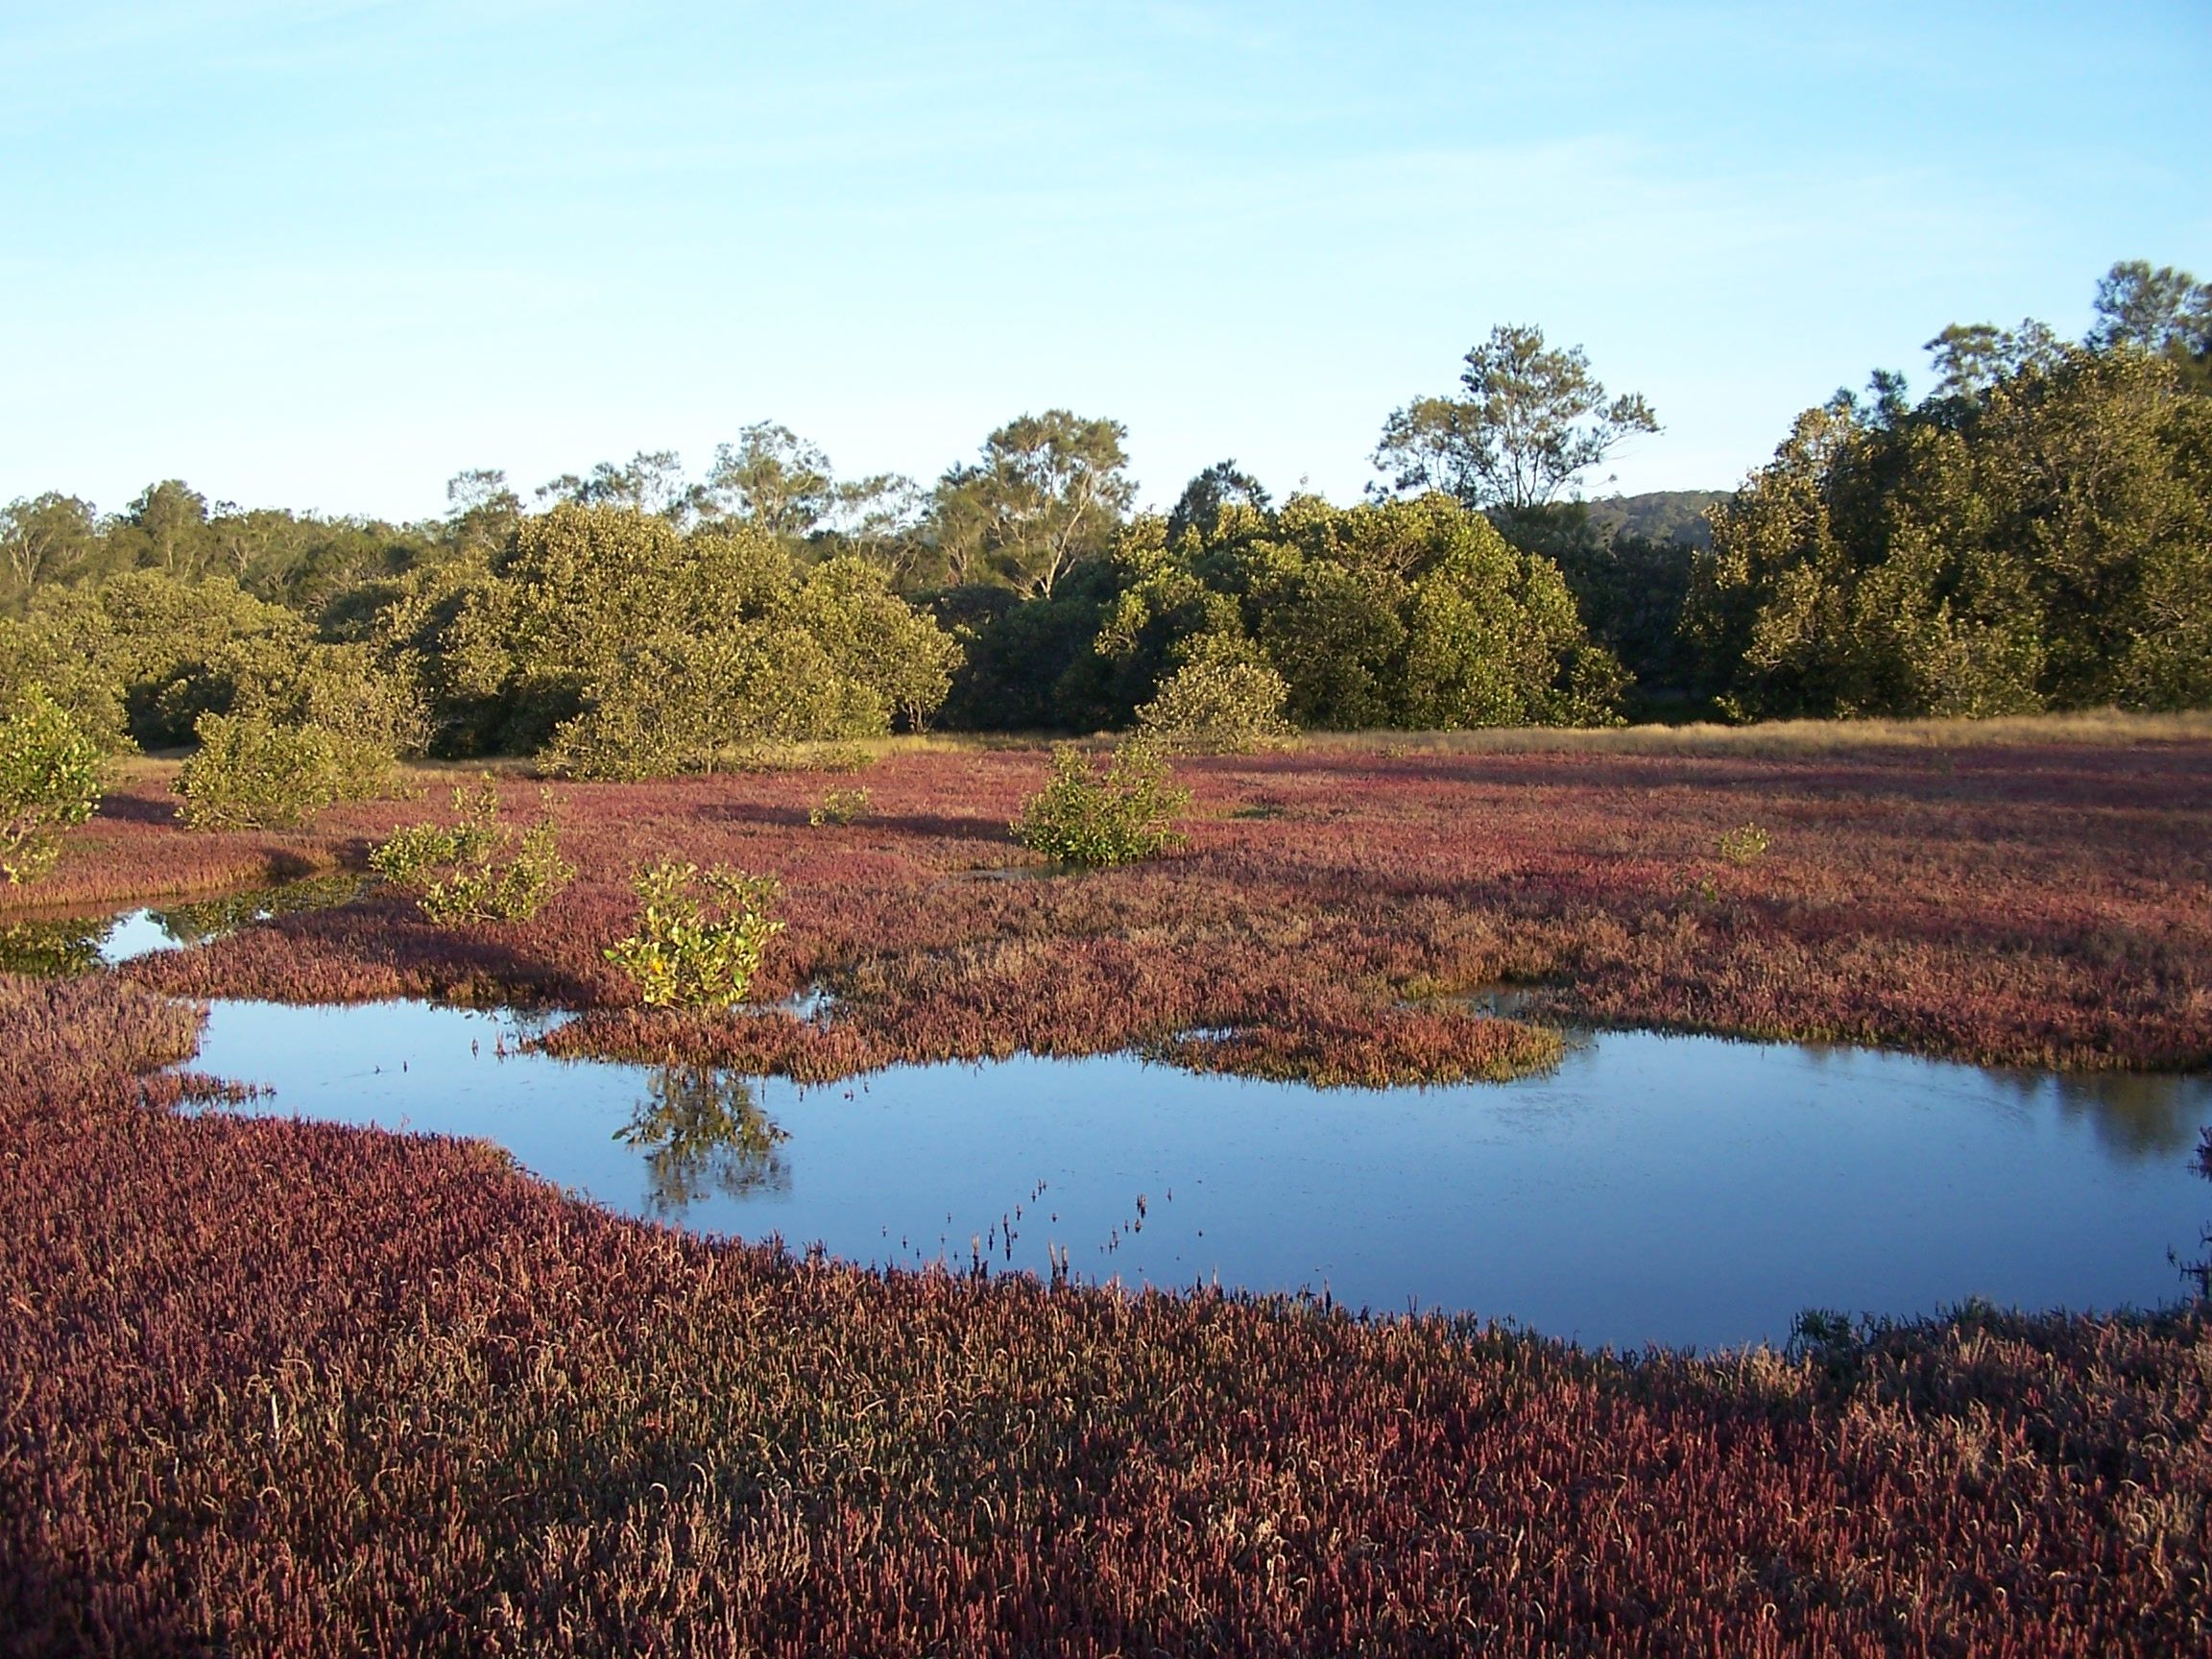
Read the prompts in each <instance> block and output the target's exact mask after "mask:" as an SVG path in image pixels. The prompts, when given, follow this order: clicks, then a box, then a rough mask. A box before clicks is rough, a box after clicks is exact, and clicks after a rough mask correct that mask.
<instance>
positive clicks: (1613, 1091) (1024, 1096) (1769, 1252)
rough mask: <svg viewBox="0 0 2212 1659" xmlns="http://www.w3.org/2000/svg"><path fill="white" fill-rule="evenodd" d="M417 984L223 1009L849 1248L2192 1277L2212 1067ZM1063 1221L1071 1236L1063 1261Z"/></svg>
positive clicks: (2086, 1303) (297, 1042) (654, 1198)
mask: <svg viewBox="0 0 2212 1659" xmlns="http://www.w3.org/2000/svg"><path fill="white" fill-rule="evenodd" d="M525 1025H526V1022H524V1020H523V1019H522V1018H521V1017H518V1016H515V1015H512V1014H483V1013H471V1012H465V1011H462V1010H457V1009H448V1008H439V1007H432V1006H427V1005H424V1004H421V1003H380V1004H373V1005H369V1006H364V1007H354V1008H295V1007H283V1006H276V1005H272V1004H267V1003H252V1002H218V1003H216V1004H215V1005H214V1008H213V1012H212V1015H211V1018H210V1020H209V1024H208V1029H207V1033H206V1037H205V1041H204V1045H203V1047H202V1051H201V1056H200V1058H199V1059H198V1060H196V1061H195V1062H194V1063H193V1064H194V1066H195V1067H196V1068H197V1069H200V1070H208V1071H212V1072H214V1073H216V1074H218V1075H221V1076H225V1077H228V1078H232V1079H236V1080H238V1081H242V1082H250V1083H258V1084H263V1085H267V1086H268V1087H269V1088H270V1090H271V1091H272V1092H271V1093H270V1094H268V1095H267V1096H265V1097H264V1098H262V1099H260V1100H259V1101H257V1102H255V1103H254V1104H252V1106H250V1107H248V1108H245V1109H246V1110H250V1111H255V1112H262V1113H270V1114H278V1115H289V1114H295V1113H297V1114H300V1115H301V1116H305V1117H309V1118H320V1119H327V1120H333V1121H340V1122H348V1123H356V1124H376V1125H380V1126H382V1127H384V1128H387V1129H396V1130H414V1131H425V1132H436V1133H440V1134H450V1135H469V1136H481V1137H484V1138H486V1139H489V1140H492V1141H494V1142H498V1143H499V1144H501V1145H503V1146H505V1147H506V1148H508V1149H509V1150H510V1151H511V1152H512V1153H513V1154H514V1155H515V1157H516V1159H517V1161H518V1162H519V1163H520V1164H521V1165H523V1166H525V1167H527V1168H529V1169H531V1170H532V1171H534V1172H536V1173H537V1174H539V1175H541V1176H543V1177H545V1178H546V1179H548V1180H551V1181H554V1182H556V1183H559V1184H560V1185H562V1186H564V1187H566V1188H570V1189H574V1190H579V1191H581V1192H584V1193H586V1194H589V1196H590V1197H591V1198H593V1199H595V1200H597V1201H598V1202H600V1203H603V1204H606V1205H609V1206H611V1207H613V1208H614V1209H616V1210H619V1211H623V1212H626V1213H628V1214H635V1215H639V1216H644V1217H648V1218H653V1219H659V1220H662V1221H667V1222H671V1223H675V1224H679V1225H682V1226H685V1227H688V1228H693V1229H697V1230H700V1231H704V1232H709V1233H717V1234H733V1235H742V1236H745V1237H748V1238H765V1237H767V1236H768V1235H770V1234H776V1235H780V1236H781V1238H782V1239H783V1240H784V1242H785V1243H786V1244H788V1245H790V1246H791V1247H792V1248H793V1249H795V1250H796V1249H801V1248H804V1247H805V1246H807V1245H809V1244H812V1243H815V1242H820V1243H822V1244H823V1245H825V1246H826V1247H827V1248H828V1250H829V1253H830V1254H831V1255H833V1256H837V1257H840V1258H843V1259H846V1260H849V1261H854V1262H869V1263H879V1264H890V1265H908V1266H911V1265H916V1264H920V1263H926V1262H938V1261H943V1262H947V1263H948V1264H950V1265H951V1266H953V1267H954V1268H958V1269H969V1268H972V1267H973V1265H974V1262H976V1261H977V1260H981V1261H985V1262H989V1264H990V1266H991V1268H992V1270H993V1271H995V1272H1006V1271H1026V1272H1031V1273H1035V1274H1038V1275H1039V1276H1040V1277H1043V1276H1046V1275H1048V1274H1049V1273H1050V1272H1051V1271H1052V1266H1053V1263H1054V1262H1055V1261H1056V1260H1064V1261H1065V1262H1066V1264H1067V1269H1068V1271H1070V1273H1072V1274H1073V1275H1074V1276H1075V1277H1077V1278H1082V1279H1089V1280H1096V1281H1103V1280H1107V1279H1110V1278H1117V1277H1118V1278H1119V1279H1120V1280H1121V1281H1122V1282H1123V1283H1125V1284H1130V1285H1136V1284H1150V1285H1157V1286H1168V1287H1178V1286H1190V1285H1193V1284H1200V1283H1208V1284H1211V1283H1214V1282H1216V1281H1217V1282H1219V1283H1220V1284H1222V1285H1224V1286H1233V1287H1236V1288H1240V1289H1247V1290H1254V1291H1284V1292H1293V1291H1300V1290H1309V1291H1313V1292H1317V1293H1320V1292H1326V1293H1327V1294H1329V1295H1331V1296H1333V1297H1334V1299H1335V1300H1336V1301H1338V1302H1341V1303H1345V1304H1348V1305H1350V1306H1353V1307H1360V1306H1364V1307H1368V1308H1372V1309H1375V1310H1382V1311H1387V1310H1403V1309H1406V1308H1408V1307H1419V1308H1424V1309H1434V1308H1443V1309H1449V1310H1459V1311H1467V1312H1472V1313H1476V1314H1479V1315H1482V1316H1485V1317H1490V1318H1500V1319H1512V1320H1515V1321H1518V1322H1520V1323H1522V1324H1524V1325H1527V1326H1529V1327H1531V1328H1533V1329H1536V1330H1539V1331H1543V1332H1546V1333H1549V1334H1555V1335H1560V1336H1567V1337H1573V1338H1575V1339H1577V1340H1579V1341H1581V1342H1583V1343H1585V1344H1588V1345H1597V1344H1600V1343H1603V1344H1610V1345H1613V1346H1615V1347H1623V1348H1626V1347H1639V1346H1642V1345H1644V1344H1646V1343H1652V1342H1656V1343H1660V1344H1664V1345H1667V1346H1670V1347H1695V1348H1700V1349H1713V1348H1719V1347H1726V1346H1733V1345H1738V1344H1743V1343H1749V1342H1756V1341H1767V1342H1773V1343H1779V1342H1781V1341H1783V1340H1785V1339H1786V1338H1787V1337H1788V1336H1789V1334H1790V1330H1791V1320H1792V1317H1793V1316H1794V1315H1795V1314H1796V1313H1797V1312H1798V1311H1799V1310H1802V1309H1805V1308H1808V1307H1818V1308H1824V1309H1834V1310H1843V1311H1845V1312H1850V1313H1861V1312H1868V1313H1876V1314H1886V1315H1896V1316H1904V1315H1911V1314H1918V1313H1930V1312H1936V1311H1938V1310H1942V1309H1944V1308H1947V1307H1952V1306H1956V1305H1957V1304H1959V1303H1961V1302H1963V1301H1966V1300H1967V1299H1969V1298H1975V1297H1980V1298H1984V1299H1986V1300H1988V1301H1990V1302H1993V1303H1996V1304H1998V1305H2000V1306H2017V1307H2024V1308H2032V1309H2040V1308H2049V1307H2065V1308H2071V1309H2079V1310H2110V1309H2114V1308H2118V1307H2122V1306H2139V1307H2140V1306H2152V1305H2158V1304H2164V1303H2168V1302H2172V1301H2174V1300H2176V1299H2177V1298H2178V1297H2179V1296H2180V1295H2181V1294H2182V1293H2183V1292H2184V1290H2185V1289H2187V1288H2188V1286H2186V1285H2185V1283H2184V1282H2183V1280H2182V1279H2181V1277H2180V1275H2179V1273H2178V1271H2177V1269H2176V1266H2175V1264H2174V1262H2173V1260H2172V1256H2173V1255H2179V1256H2181V1257H2183V1258H2184V1259H2190V1258H2195V1257H2198V1256H2200V1255H2201V1254H2202V1251H2201V1249H2200V1235H2201V1233H2202V1231H2203V1228H2204V1225H2205V1223H2206V1221H2207V1220H2208V1219H2212V1185H2208V1184H2207V1183H2206V1182H2205V1181H2204V1180H2202V1179H2201V1178H2200V1176H2199V1175H2198V1174H2197V1173H2196V1171H2195V1169H2194V1166H2193V1159H2192V1154H2193V1151H2194V1147H2195V1144H2196V1139H2197V1134H2198V1129H2199V1126H2200V1125H2202V1124H2207V1123H2212V1079H2208V1078H2204V1077H2188V1078H2174V1077H2142V1076H2127V1077H2113V1078H2098V1077H2060V1076H2050V1075H2035V1074H2027V1073H2004V1072H1991V1071H1985V1070H1978V1069H1975V1068H1972V1067H1966V1066H1957V1065H1946V1064H1941V1063H1937V1062H1932V1061H1926V1060H1919V1059H1913V1058H1910V1057H1906V1056H1900V1055H1893V1054H1881V1053H1871V1052H1866V1051H1862V1050H1843V1049H1834V1050H1830V1049H1806V1048H1797V1047H1790V1046H1772V1045H1752V1044H1739V1043H1729V1042H1723V1041H1719V1040H1716V1039H1709V1038H1676V1037H1661V1036H1655V1035H1650V1034H1644V1033H1633V1032H1629V1033H1613V1034H1606V1035H1601V1036H1599V1037H1597V1038H1595V1039H1593V1040H1591V1041H1589V1042H1588V1043H1586V1044H1583V1045H1580V1046H1575V1048H1573V1049H1572V1050H1571V1051H1570V1053H1569V1055H1568V1057H1567V1059H1566V1061H1565V1062H1564V1064H1562V1065H1561V1066H1560V1067H1559V1068H1558V1070H1556V1071H1555V1072H1553V1073H1551V1074H1550V1075H1547V1076H1541V1077H1533V1078H1528V1079H1525V1080H1523V1081H1520V1082H1516V1083H1510V1084H1503V1085H1499V1084H1478V1085H1468V1086H1463V1087H1451V1088H1437V1089H1427V1090H1414V1089H1400V1090H1386V1091H1369V1090H1317V1089H1310V1088H1304V1087H1298V1086H1294V1085H1284V1084H1271V1083H1256V1082H1248V1081H1243V1080H1240V1079H1236V1078H1227V1077H1218V1076H1197V1075H1192V1074H1190V1073H1187V1072H1182V1071H1178V1070H1172V1069H1169V1068H1165V1067H1160V1066H1152V1065H1147V1064H1145V1063H1144V1062H1142V1061H1141V1060H1139V1059H1137V1058H1135V1057H1133V1056H1128V1055H1113V1056H1107V1057H1103V1058H1098V1059H1091V1060H1074V1061H1070V1060H1042V1059H1034V1058H1021V1059H1016V1060H1011V1061H1006V1062H1003V1063H997V1064H991V1065H985V1066H908V1067H898V1068H894V1069H892V1070H888V1071H885V1072H880V1073H878V1074H876V1075H875V1076H872V1077H869V1078H866V1079H859V1080H855V1081H853V1082H850V1083H845V1084H837V1085H825V1086H820V1087H816V1088H810V1089H801V1088H798V1087H796V1086H794V1085H792V1084H790V1083H788V1082H785V1081H782V1080H779V1079H768V1080H765V1081H762V1080H747V1079H741V1078H734V1077H729V1076H722V1075H718V1074H715V1073H712V1072H701V1071H689V1070H667V1069H652V1068H645V1067H638V1066H629V1065H615V1064H604V1063H596V1062H575V1061H559V1060H554V1059H550V1058H548V1057H546V1056H543V1055H541V1054H535V1053H526V1052H517V1051H516V1048H517V1042H518V1041H519V1040H520V1039H521V1037H523V1036H524V1035H525V1034H526V1029H525ZM1061 1252H1065V1256H1064V1257H1062V1256H1061V1254H1060V1253H1061Z"/></svg>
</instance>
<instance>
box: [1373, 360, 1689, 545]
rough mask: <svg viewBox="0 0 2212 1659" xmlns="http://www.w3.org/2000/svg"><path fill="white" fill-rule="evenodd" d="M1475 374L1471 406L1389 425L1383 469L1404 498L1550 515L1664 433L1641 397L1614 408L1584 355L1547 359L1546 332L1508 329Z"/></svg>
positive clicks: (1438, 403)
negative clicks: (1626, 450)
mask: <svg viewBox="0 0 2212 1659" xmlns="http://www.w3.org/2000/svg"><path fill="white" fill-rule="evenodd" d="M1466 364H1467V367H1466V370H1465V372H1464V373H1461V375H1460V376H1459V384H1460V388H1461V390H1462V391H1464V392H1465V393H1466V396H1465V397H1463V398H1457V399H1454V398H1448V397H1420V398H1416V399H1415V400H1414V401H1413V402H1411V403H1409V404H1407V406H1406V407H1405V408H1403V409H1400V410H1397V411H1396V412H1394V413H1393V414H1392V415H1391V416H1390V418H1389V420H1388V421H1385V422H1384V423H1383V442H1382V444H1381V445H1380V446H1379V447H1378V448H1377V449H1376V451H1375V458H1374V459H1375V465H1376V467H1377V468H1378V469H1381V470H1383V471H1384V472H1386V473H1388V474H1390V476H1391V482H1392V487H1393V488H1394V489H1396V490H1397V491H1399V492H1400V493H1405V494H1426V493H1430V492H1431V491H1440V492H1442V493H1445V494H1447V495H1450V496H1452V497H1454V498H1455V500H1458V501H1460V502H1463V503H1464V504H1466V505H1467V506H1469V507H1490V506H1498V507H1503V508H1504V509H1506V510H1507V511H1509V512H1520V511H1523V510H1525V509H1527V508H1530V507H1540V506H1542V505H1544V503H1546V502H1548V501H1551V500H1552V499H1553V498H1555V497H1556V496H1557V495H1558V494H1559V493H1560V492H1561V491H1563V490H1565V489H1567V488H1568V487H1569V486H1571V485H1572V484H1573V483H1574V482H1575V479H1576V478H1577V477H1579V476H1580V475H1581V474H1582V473H1584V472H1586V471H1588V470H1589V469H1591V468H1593V467H1595V466H1597V465H1598V464H1599V462H1600V461H1602V460H1604V459H1605V457H1606V456H1607V455H1608V454H1610V453H1611V452H1612V451H1613V450H1614V449H1615V448H1617V447H1618V446H1619V445H1621V444H1622V443H1623V442H1624V441H1626V440H1627V439H1629V438H1631V437H1633V436H1635V435H1637V434H1638V433H1647V432H1656V431H1658V430H1659V421H1658V419H1657V417H1655V416H1654V415H1653V414H1652V413H1651V408H1650V405H1649V404H1647V403H1646V402H1645V401H1644V398H1643V397H1642V396H1641V395H1640V394H1637V393H1628V394H1625V395H1623V396H1622V397H1615V398H1613V399H1612V400H1611V401H1610V402H1608V401H1607V400H1606V397H1605V388H1604V387H1603V386H1602V385H1600V384H1599V381H1598V379H1597V378H1596V376H1594V375H1593V374H1592V373H1590V360H1589V358H1588V357H1586V356H1585V355H1584V354H1583V351H1582V348H1581V347H1579V346H1569V347H1563V348H1553V349H1547V348H1546V347H1545V344H1544V331H1543V329H1541V328H1534V327H1527V326H1522V325H1512V324H1502V325H1499V326H1498V327H1496V328H1493V329H1492V330H1491V331H1490V338H1489V339H1488V340H1487V341H1485V342H1484V343H1483V344H1481V345H1479V346H1476V347H1474V348H1472V349H1470V350H1469V351H1468V353H1467V357H1466Z"/></svg>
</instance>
